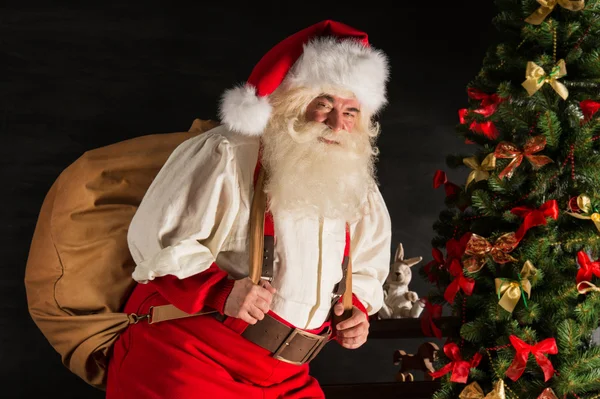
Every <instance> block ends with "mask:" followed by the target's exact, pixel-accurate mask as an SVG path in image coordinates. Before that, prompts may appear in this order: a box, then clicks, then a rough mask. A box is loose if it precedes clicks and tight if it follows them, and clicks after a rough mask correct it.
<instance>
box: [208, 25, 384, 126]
mask: <svg viewBox="0 0 600 399" xmlns="http://www.w3.org/2000/svg"><path fill="white" fill-rule="evenodd" d="M388 79H389V67H388V60H387V56H386V55H385V54H384V53H383V52H382V51H381V50H377V49H374V48H373V47H372V46H370V44H369V42H368V36H367V34H366V33H364V32H361V31H359V30H356V29H354V28H352V27H350V26H348V25H345V24H342V23H340V22H336V21H331V20H325V21H322V22H319V23H317V24H315V25H312V26H310V27H308V28H305V29H303V30H301V31H299V32H297V33H295V34H293V35H292V36H289V37H287V38H286V39H284V40H283V41H281V42H279V43H278V44H277V45H276V46H275V47H273V48H272V49H271V50H269V51H268V52H267V53H266V54H265V55H264V56H263V57H262V58H261V60H260V61H259V62H258V64H257V65H256V66H255V67H254V69H253V70H252V73H251V74H250V77H249V78H248V80H247V81H246V83H245V84H243V85H240V86H238V87H234V88H232V89H229V90H227V91H225V93H224V94H223V97H222V99H221V104H220V107H219V113H220V118H221V122H222V123H224V124H225V125H226V126H227V127H228V128H229V129H231V130H233V131H236V132H239V133H243V134H247V135H252V136H259V135H261V134H262V132H263V130H264V129H265V127H266V126H267V123H268V122H269V118H270V116H271V104H270V103H269V95H270V94H271V93H272V92H273V91H275V89H277V88H278V87H279V86H280V85H285V86H286V87H290V88H291V87H300V86H302V87H307V88H320V87H323V88H325V87H337V88H340V89H343V90H347V91H350V92H352V93H354V95H355V96H356V98H357V99H358V101H359V102H360V103H361V106H362V107H365V108H366V109H368V110H369V111H370V112H372V113H376V112H377V111H379V110H380V109H381V108H382V107H383V106H384V105H385V104H386V102H387V100H386V87H385V86H386V83H387V81H388Z"/></svg>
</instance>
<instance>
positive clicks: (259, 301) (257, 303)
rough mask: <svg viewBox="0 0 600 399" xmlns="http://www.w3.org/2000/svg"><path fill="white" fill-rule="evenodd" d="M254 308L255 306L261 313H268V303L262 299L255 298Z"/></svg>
mask: <svg viewBox="0 0 600 399" xmlns="http://www.w3.org/2000/svg"><path fill="white" fill-rule="evenodd" d="M254 306H256V307H257V308H258V309H259V310H260V311H261V312H263V313H269V303H267V301H265V300H264V299H262V298H256V301H255V302H254Z"/></svg>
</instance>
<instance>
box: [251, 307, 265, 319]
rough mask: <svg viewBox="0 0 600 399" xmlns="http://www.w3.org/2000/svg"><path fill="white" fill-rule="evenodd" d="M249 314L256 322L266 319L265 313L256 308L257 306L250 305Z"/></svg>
mask: <svg viewBox="0 0 600 399" xmlns="http://www.w3.org/2000/svg"><path fill="white" fill-rule="evenodd" d="M248 314H249V315H250V316H251V317H253V318H254V319H256V320H262V319H264V318H265V313H264V312H263V311H262V310H260V309H259V308H258V307H256V305H250V308H249V309H248Z"/></svg>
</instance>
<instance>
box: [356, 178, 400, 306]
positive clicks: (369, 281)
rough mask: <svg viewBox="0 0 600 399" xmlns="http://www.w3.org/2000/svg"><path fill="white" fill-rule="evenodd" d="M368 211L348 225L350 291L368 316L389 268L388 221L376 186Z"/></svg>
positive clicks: (380, 302)
mask: <svg viewBox="0 0 600 399" xmlns="http://www.w3.org/2000/svg"><path fill="white" fill-rule="evenodd" d="M367 208H368V212H367V215H365V216H364V217H363V218H362V219H360V220H359V221H358V222H356V223H354V224H352V225H350V234H351V238H352V241H351V256H352V292H353V293H354V294H355V295H356V296H357V297H358V299H359V300H360V301H361V302H362V304H363V305H364V306H365V308H366V309H367V312H368V314H369V315H373V314H375V313H377V312H378V311H379V310H380V309H381V307H382V306H383V283H384V282H385V279H386V278H387V276H388V273H389V270H390V258H391V254H390V249H391V236H392V223H391V218H390V215H389V212H388V209H387V207H386V205H385V202H384V199H383V197H382V195H381V193H380V191H379V189H378V188H375V190H374V191H372V192H371V193H370V194H369V196H368V203H367Z"/></svg>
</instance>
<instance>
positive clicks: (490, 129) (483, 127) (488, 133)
mask: <svg viewBox="0 0 600 399" xmlns="http://www.w3.org/2000/svg"><path fill="white" fill-rule="evenodd" d="M468 114H469V110H468V109H467V108H461V109H459V110H458V119H459V120H460V123H461V124H462V125H464V124H465V123H467V115H468ZM469 129H470V130H471V131H472V132H473V133H477V134H481V135H483V136H485V137H487V138H488V139H490V140H496V139H497V138H498V136H499V133H498V129H496V125H494V122H492V121H485V122H477V121H472V122H471V124H470V125H469ZM465 143H467V144H473V141H471V140H468V139H467V140H465Z"/></svg>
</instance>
